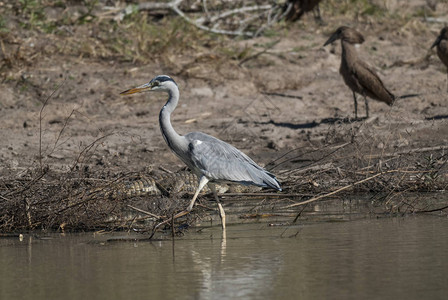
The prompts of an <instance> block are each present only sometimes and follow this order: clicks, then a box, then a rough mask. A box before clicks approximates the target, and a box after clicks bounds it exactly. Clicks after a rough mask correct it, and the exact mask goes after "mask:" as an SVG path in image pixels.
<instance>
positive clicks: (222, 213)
mask: <svg viewBox="0 0 448 300" xmlns="http://www.w3.org/2000/svg"><path fill="white" fill-rule="evenodd" d="M218 212H219V217H220V218H221V226H222V229H226V212H225V211H224V208H222V205H221V203H219V202H218Z"/></svg>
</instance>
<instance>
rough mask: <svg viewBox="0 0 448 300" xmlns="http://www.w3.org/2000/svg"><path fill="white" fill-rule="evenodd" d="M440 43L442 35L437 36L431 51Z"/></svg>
mask: <svg viewBox="0 0 448 300" xmlns="http://www.w3.org/2000/svg"><path fill="white" fill-rule="evenodd" d="M441 41H442V35H439V36H438V37H437V39H436V41H435V42H434V43H433V44H432V46H431V49H432V48H434V47H435V46H437V45H438V44H439V43H440V42H441Z"/></svg>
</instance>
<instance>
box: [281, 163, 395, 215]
mask: <svg viewBox="0 0 448 300" xmlns="http://www.w3.org/2000/svg"><path fill="white" fill-rule="evenodd" d="M395 172H400V170H389V171H385V172H381V173H378V174H375V175H373V176H370V177H368V178H365V179H363V180H360V181H357V182H355V183H352V184H349V185H346V186H344V187H342V188H340V189H337V190H336V191H333V192H330V193H327V194H324V195H320V196H317V197H314V198H311V199H309V200H306V201H303V202H300V203H295V204H291V205H287V206H284V207H282V208H283V209H285V208H291V207H295V206H299V205H304V204H307V203H311V202H314V201H317V200H320V199H322V198H326V197H328V196H331V195H334V194H337V193H339V192H342V191H344V190H346V189H349V188H351V187H354V186H356V185H358V184H361V183H364V182H367V181H370V180H372V179H374V178H376V177H378V176H381V175H384V174H388V173H395Z"/></svg>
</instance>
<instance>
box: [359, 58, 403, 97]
mask: <svg viewBox="0 0 448 300" xmlns="http://www.w3.org/2000/svg"><path fill="white" fill-rule="evenodd" d="M353 75H354V77H355V78H356V80H357V81H358V83H359V85H361V86H362V87H363V89H364V90H365V91H366V94H367V96H369V97H371V98H374V99H376V100H379V101H383V102H386V103H387V104H389V105H391V104H392V103H393V102H394V100H395V96H394V95H393V94H392V93H391V92H389V90H388V89H387V88H386V87H385V86H384V83H383V82H382V81H381V78H380V77H379V76H378V74H376V72H375V71H374V70H373V69H372V68H371V67H370V66H369V65H368V64H367V63H365V62H363V61H361V60H358V61H356V62H355V64H354V67H353Z"/></svg>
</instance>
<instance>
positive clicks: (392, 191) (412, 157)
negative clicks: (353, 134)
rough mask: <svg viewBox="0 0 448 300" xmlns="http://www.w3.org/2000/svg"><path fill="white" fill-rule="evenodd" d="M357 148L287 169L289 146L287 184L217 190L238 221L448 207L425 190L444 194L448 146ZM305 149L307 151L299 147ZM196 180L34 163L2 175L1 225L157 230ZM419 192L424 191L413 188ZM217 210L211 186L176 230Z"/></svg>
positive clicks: (283, 177) (8, 228) (334, 150)
mask: <svg viewBox="0 0 448 300" xmlns="http://www.w3.org/2000/svg"><path fill="white" fill-rule="evenodd" d="M355 149H356V145H355V144H353V143H343V144H340V145H337V146H334V147H326V148H325V149H319V150H318V149H316V150H315V152H319V153H322V152H324V153H325V154H323V155H322V156H321V157H320V158H315V159H313V160H312V162H310V163H308V165H302V167H300V168H294V169H281V166H282V165H284V164H286V163H288V162H291V161H294V159H296V155H297V153H296V151H289V152H288V153H286V154H285V155H284V156H283V157H280V158H279V160H278V161H275V162H273V164H274V165H270V166H269V165H268V167H270V168H271V169H274V170H275V173H276V174H277V175H278V176H279V179H280V181H281V183H282V187H283V188H284V191H283V192H274V191H269V190H260V189H257V188H256V187H255V188H254V187H241V186H233V185H225V184H222V185H219V186H218V191H219V193H221V195H222V196H224V197H223V205H224V208H225V209H226V211H227V213H228V214H229V215H232V214H233V215H235V217H236V218H235V220H237V221H236V222H239V221H238V220H240V221H241V222H245V221H247V219H260V218H266V217H269V216H271V217H272V216H282V217H284V218H287V219H289V221H290V222H292V221H294V220H297V218H296V217H297V216H298V215H299V214H300V213H301V212H303V211H304V210H305V213H306V212H307V211H308V212H312V211H313V207H312V206H307V204H310V203H313V202H317V201H324V200H331V201H340V200H341V199H344V198H347V197H348V196H349V195H351V196H355V198H356V197H362V195H364V196H367V199H368V200H367V202H368V203H369V205H370V206H371V207H372V212H375V213H381V214H384V213H386V214H407V213H419V212H439V213H440V212H442V213H445V214H446V212H447V206H446V203H445V204H444V202H443V201H442V202H440V201H433V198H434V197H432V198H431V197H429V198H428V197H424V196H423V194H428V193H431V194H432V195H434V194H441V195H443V194H444V192H445V191H446V188H447V186H448V172H447V171H448V168H447V150H448V149H447V147H444V146H439V147H433V148H420V149H413V150H409V151H403V152H396V153H389V154H387V153H383V154H382V155H380V156H376V155H370V156H363V159H362V160H361V158H360V156H358V155H356V154H354V155H352V156H351V157H347V153H355V152H354V151H355ZM338 153H340V154H339V155H338ZM342 153H344V155H342ZM308 154H310V153H308ZM300 157H306V154H304V153H300ZM410 162H412V164H410ZM277 168H278V170H277ZM196 186H197V178H196V176H194V175H192V174H191V173H190V172H188V171H185V170H180V171H179V172H174V173H171V172H163V171H152V172H146V173H145V172H139V173H136V172H129V173H116V174H110V173H103V174H101V173H100V174H98V173H96V172H95V170H92V169H90V168H89V167H87V166H84V167H81V166H79V167H77V168H75V169H72V170H70V171H67V172H65V173H64V172H60V171H59V172H56V171H53V170H52V169H51V167H50V166H45V167H43V168H40V167H35V168H30V169H28V170H27V171H26V172H22V173H21V174H20V175H19V176H18V175H17V174H16V175H15V176H3V177H1V178H0V211H1V215H0V232H13V231H24V230H34V229H52V230H71V231H73V230H98V229H106V230H138V231H150V230H151V228H152V226H153V225H154V224H156V223H157V222H160V221H162V220H166V219H168V218H169V217H171V216H173V215H174V214H175V213H177V212H179V211H181V210H183V209H184V208H185V207H186V206H187V205H188V203H189V201H190V198H191V195H192V194H193V192H194V190H195V189H196ZM416 193H417V195H419V196H420V195H421V197H410V196H409V195H412V194H414V195H415V194H416ZM364 198H365V197H364ZM436 198H443V197H436ZM445 198H446V197H445ZM445 202H446V201H445ZM226 204H227V205H226ZM216 214H217V212H216V205H215V203H214V201H213V196H212V195H210V190H208V189H205V190H204V192H203V194H202V195H201V197H200V199H199V202H198V204H197V205H196V206H195V208H194V210H193V211H192V213H191V214H189V215H188V216H187V217H185V218H181V219H179V220H176V224H177V225H176V230H179V231H182V230H184V229H185V228H187V227H188V226H190V225H194V224H198V222H200V221H202V222H207V224H209V223H208V222H209V221H208V220H209V219H210V218H211V216H215V215H216ZM179 224H180V225H179ZM167 226H168V227H169V226H170V225H167Z"/></svg>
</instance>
